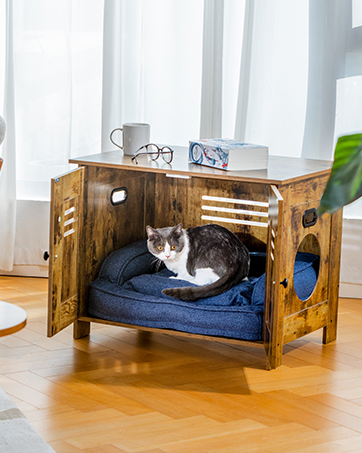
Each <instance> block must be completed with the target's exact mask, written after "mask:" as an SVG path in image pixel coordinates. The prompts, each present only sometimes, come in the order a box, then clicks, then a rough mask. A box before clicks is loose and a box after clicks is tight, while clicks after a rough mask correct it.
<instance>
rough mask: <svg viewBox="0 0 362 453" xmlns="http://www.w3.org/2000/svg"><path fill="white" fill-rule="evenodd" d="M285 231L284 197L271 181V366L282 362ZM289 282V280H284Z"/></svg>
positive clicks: (267, 332)
mask: <svg viewBox="0 0 362 453" xmlns="http://www.w3.org/2000/svg"><path fill="white" fill-rule="evenodd" d="M282 231H283V198H282V196H281V195H280V193H279V191H278V189H277V188H276V187H275V186H273V185H271V186H270V193H269V209H268V245H267V259H266V279H265V305H264V335H263V336H264V347H265V351H266V354H267V357H268V360H269V364H270V367H271V368H276V367H278V366H279V365H281V359H282V349H283V319H284V312H283V308H284V302H283V301H281V300H280V295H279V292H280V287H281V284H283V282H281V281H280V261H281V253H280V252H281V250H280V241H281V235H282ZM284 284H287V282H284Z"/></svg>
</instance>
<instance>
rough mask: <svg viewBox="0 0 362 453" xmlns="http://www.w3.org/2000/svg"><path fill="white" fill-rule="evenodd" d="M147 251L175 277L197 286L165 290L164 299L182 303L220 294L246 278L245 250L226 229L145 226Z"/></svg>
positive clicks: (214, 227) (218, 227)
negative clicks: (166, 297)
mask: <svg viewBox="0 0 362 453" xmlns="http://www.w3.org/2000/svg"><path fill="white" fill-rule="evenodd" d="M146 232H147V236H148V240H147V246H148V250H149V251H150V252H151V253H152V254H153V255H154V256H155V257H156V258H158V259H160V260H162V261H163V262H164V263H165V265H166V267H167V268H168V269H169V270H170V271H172V272H174V273H175V274H177V275H176V277H171V278H177V279H181V280H187V281H188V282H190V283H195V284H196V285H198V286H187V287H183V288H167V289H164V290H163V291H162V292H163V294H166V295H167V296H171V297H174V298H176V299H181V300H185V301H196V300H198V299H201V298H204V297H211V296H216V295H218V294H221V293H223V292H225V291H227V290H228V289H230V288H231V287H233V286H234V285H236V284H238V283H240V282H241V281H242V280H243V279H245V278H246V277H247V276H248V273H249V266H250V256H249V251H248V249H247V248H246V247H245V245H244V244H243V243H242V242H241V241H240V240H239V239H238V237H237V236H235V234H234V233H232V232H231V231H229V230H228V229H226V228H224V227H222V226H220V225H216V224H207V225H202V226H197V227H194V228H187V229H186V230H185V229H183V228H182V224H181V223H180V224H179V225H177V226H175V227H166V228H159V229H154V228H152V227H151V226H149V225H148V226H147V227H146Z"/></svg>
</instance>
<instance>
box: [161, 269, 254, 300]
mask: <svg viewBox="0 0 362 453" xmlns="http://www.w3.org/2000/svg"><path fill="white" fill-rule="evenodd" d="M248 268H249V266H248V267H247V268H246V267H244V266H240V267H239V268H238V269H236V270H235V271H230V272H227V273H226V274H224V275H223V276H222V277H220V278H219V279H218V280H216V282H214V283H210V284H209V285H204V286H185V287H184V288H166V289H164V290H163V291H162V293H163V294H165V295H166V296H170V297H174V298H176V299H181V300H185V301H190V302H195V301H196V300H198V299H203V298H205V297H212V296H217V295H218V294H222V293H224V292H225V291H228V290H229V289H230V288H232V287H233V286H235V285H237V284H238V283H240V282H241V281H242V280H243V279H244V278H245V277H247V276H248V272H249V269H248Z"/></svg>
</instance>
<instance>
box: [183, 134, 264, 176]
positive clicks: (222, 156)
mask: <svg viewBox="0 0 362 453" xmlns="http://www.w3.org/2000/svg"><path fill="white" fill-rule="evenodd" d="M189 143H190V146H189V162H192V163H195V164H200V165H206V166H208V167H214V168H220V169H221V170H234V171H241V170H261V169H266V168H267V167H268V158H269V149H268V147H267V146H262V145H253V144H251V143H242V142H239V141H237V140H232V139H228V138H213V139H205V140H198V141H193V142H191V141H190V142H189Z"/></svg>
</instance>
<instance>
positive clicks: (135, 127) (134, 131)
mask: <svg viewBox="0 0 362 453" xmlns="http://www.w3.org/2000/svg"><path fill="white" fill-rule="evenodd" d="M116 131H121V132H123V134H122V135H123V144H122V146H121V145H118V144H117V143H116V142H114V141H113V138H112V136H113V134H114V132H116ZM150 133H151V127H150V125H149V124H146V123H125V124H123V126H122V127H119V128H117V129H114V130H113V131H112V132H111V135H110V140H111V142H112V143H113V144H114V145H116V146H118V148H121V149H122V150H123V154H126V155H129V156H134V153H135V152H136V151H137V150H138V148H140V147H141V146H143V145H147V144H148V143H150Z"/></svg>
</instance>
